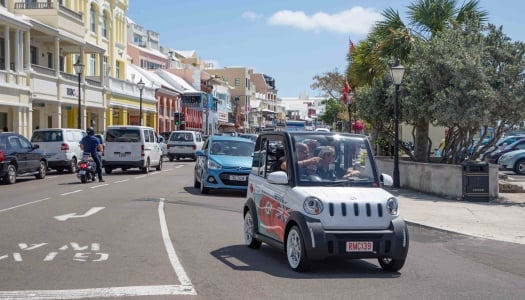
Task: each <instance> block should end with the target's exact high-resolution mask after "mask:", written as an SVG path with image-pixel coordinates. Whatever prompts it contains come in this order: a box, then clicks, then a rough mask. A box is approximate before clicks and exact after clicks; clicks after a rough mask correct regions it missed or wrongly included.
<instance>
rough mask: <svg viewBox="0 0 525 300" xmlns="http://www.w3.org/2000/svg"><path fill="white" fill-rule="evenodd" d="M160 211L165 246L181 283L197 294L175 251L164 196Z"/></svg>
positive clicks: (160, 202)
mask: <svg viewBox="0 0 525 300" xmlns="http://www.w3.org/2000/svg"><path fill="white" fill-rule="evenodd" d="M158 211H159V221H160V230H161V232H162V240H163V241H164V246H165V247H166V252H167V253H168V257H169V259H170V262H171V266H172V267H173V270H174V271H175V273H176V274H177V277H178V278H179V282H180V283H181V285H182V286H186V287H187V288H188V289H191V290H192V291H193V293H194V294H190V295H197V292H196V291H195V289H194V288H193V285H192V284H191V281H190V279H189V277H188V275H186V271H184V268H183V267H182V265H181V264H180V261H179V258H178V257H177V253H176V252H175V247H173V244H172V243H171V239H170V234H169V231H168V224H167V223H166V214H165V213H164V198H160V201H159V209H158Z"/></svg>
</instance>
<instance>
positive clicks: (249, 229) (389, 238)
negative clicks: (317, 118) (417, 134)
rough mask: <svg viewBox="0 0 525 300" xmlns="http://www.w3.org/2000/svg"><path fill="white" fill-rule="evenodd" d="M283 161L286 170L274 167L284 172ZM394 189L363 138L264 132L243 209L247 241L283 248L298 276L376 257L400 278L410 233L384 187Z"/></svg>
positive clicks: (395, 201)
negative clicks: (332, 263) (315, 266)
mask: <svg viewBox="0 0 525 300" xmlns="http://www.w3.org/2000/svg"><path fill="white" fill-rule="evenodd" d="M311 140H315V141H317V142H318V143H319V146H317V148H320V151H318V152H319V156H318V157H319V159H321V161H323V164H322V165H321V164H317V163H315V160H313V159H312V156H311V154H312V151H309V150H308V146H307V144H306V141H311ZM281 148H282V149H283V150H282V151H276V150H278V149H281ZM274 149H276V150H274ZM281 152H283V153H281ZM283 155H284V157H285V158H286V159H285V161H286V166H285V168H284V170H283V168H274V165H275V164H276V163H279V164H280V165H281V166H282V163H281V162H280V157H281V156H283ZM324 167H328V168H327V169H324ZM320 168H321V169H322V170H323V171H322V172H319V169H320ZM274 170H276V171H274ZM325 175H328V176H325ZM392 183H393V182H392V177H390V176H389V175H387V174H379V171H378V169H377V167H376V163H375V159H374V155H373V152H372V148H371V146H370V143H369V141H368V138H367V137H366V136H364V135H362V136H357V135H351V134H345V133H325V132H313V131H312V132H304V131H303V132H299V131H295V132H291V131H290V132H287V131H282V132H273V133H262V134H260V135H259V137H258V139H257V142H256V144H255V149H254V164H253V167H252V171H251V173H250V175H249V179H248V192H247V197H246V201H245V203H244V205H243V217H244V229H243V230H244V243H245V244H246V245H247V246H248V247H250V248H259V247H260V246H261V243H262V242H265V243H267V244H269V245H271V246H274V247H276V248H278V249H280V250H283V253H284V254H285V255H286V257H287V261H288V265H289V267H290V268H291V269H292V270H294V271H304V270H306V269H308V266H309V263H310V261H311V260H322V259H324V258H327V257H335V256H338V257H345V258H377V259H378V261H379V264H380V265H381V267H382V268H383V269H384V270H386V271H392V272H397V271H399V270H400V269H401V268H402V267H403V265H404V264H405V260H406V257H407V253H408V246H409V235H408V228H407V225H406V223H405V221H404V220H403V219H402V218H401V216H400V215H399V210H398V202H397V199H396V197H394V196H393V195H392V194H390V193H389V192H387V191H385V190H384V189H383V188H382V186H383V185H391V184H392Z"/></svg>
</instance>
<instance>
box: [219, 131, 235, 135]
mask: <svg viewBox="0 0 525 300" xmlns="http://www.w3.org/2000/svg"><path fill="white" fill-rule="evenodd" d="M221 135H229V136H239V133H238V132H237V131H223V132H222V133H221Z"/></svg>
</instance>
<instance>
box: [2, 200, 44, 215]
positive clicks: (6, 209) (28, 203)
mask: <svg viewBox="0 0 525 300" xmlns="http://www.w3.org/2000/svg"><path fill="white" fill-rule="evenodd" d="M49 199H51V198H44V199H40V200H36V201H32V202H27V203H24V204H20V205H17V206H13V207H8V208H4V209H0V212H4V211H8V210H11V209H15V208H19V207H22V206H26V205H30V204H35V203H38V202H42V201H46V200H49Z"/></svg>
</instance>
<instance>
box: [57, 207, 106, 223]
mask: <svg viewBox="0 0 525 300" xmlns="http://www.w3.org/2000/svg"><path fill="white" fill-rule="evenodd" d="M104 208H105V207H92V208H90V209H89V210H88V211H87V212H86V213H85V214H83V215H77V213H71V214H65V215H61V216H55V217H54V218H55V219H57V220H59V221H66V220H67V219H71V218H85V217H89V216H91V215H94V214H96V213H97V212H99V211H101V210H103V209H104Z"/></svg>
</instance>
